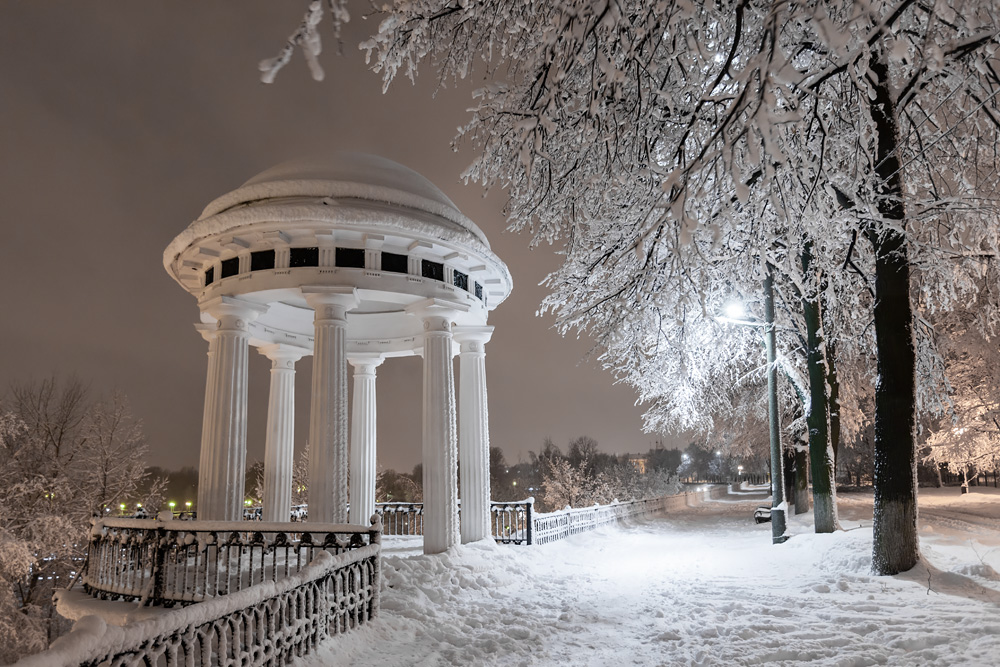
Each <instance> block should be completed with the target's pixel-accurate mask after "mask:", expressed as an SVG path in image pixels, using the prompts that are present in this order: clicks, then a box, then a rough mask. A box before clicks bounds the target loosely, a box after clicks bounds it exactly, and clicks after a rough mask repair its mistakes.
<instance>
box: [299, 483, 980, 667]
mask: <svg viewBox="0 0 1000 667" xmlns="http://www.w3.org/2000/svg"><path fill="white" fill-rule="evenodd" d="M994 491H995V490H994V489H981V488H980V489H976V488H974V489H973V492H972V493H971V494H968V495H966V496H960V495H958V490H957V489H954V488H952V489H945V490H926V489H922V490H921V503H920V504H921V522H920V529H921V531H920V535H921V546H922V551H923V555H924V562H923V563H921V564H920V565H919V566H918V567H917V568H915V569H914V570H913V571H911V572H909V573H907V574H905V575H901V576H897V577H874V576H871V575H870V574H869V566H870V553H869V552H870V545H871V537H872V531H871V496H870V495H867V496H866V495H864V494H851V495H847V496H843V497H842V498H841V505H840V507H841V519H842V523H843V525H844V527H845V528H846V529H847V530H845V531H843V532H839V533H837V534H833V535H815V534H813V533H811V532H810V531H811V526H810V524H809V521H808V519H807V518H806V517H808V516H810V515H802V516H799V517H790V521H789V525H790V532H792V533H794V534H795V536H794V537H793V538H792V539H791V540H789V541H788V542H787V543H786V544H784V545H781V546H772V545H771V544H770V526H769V524H762V525H759V526H757V525H754V524H753V522H752V520H751V518H750V515H751V512H752V510H753V508H754V507H755V506H756V505H757V504H760V503H761V502H762V501H763V500H764V496H763V494H759V493H742V494H735V495H729V496H727V497H725V498H720V499H718V501H712V502H706V503H705V504H704V505H702V506H701V507H698V508H693V509H690V510H688V511H686V512H685V513H683V514H673V515H671V516H666V517H662V518H650V519H645V520H636V521H633V522H631V523H628V524H625V525H620V526H617V527H609V528H604V529H601V530H598V531H596V532H592V533H587V534H582V535H577V536H575V537H573V538H570V539H567V540H563V541H560V542H555V543H552V544H548V545H542V546H533V547H500V546H496V545H493V544H492V543H489V542H480V543H476V544H473V545H467V546H464V547H459V548H456V549H453V550H452V551H449V552H448V553H446V554H441V555H437V556H424V555H422V554H420V553H419V547H420V544H419V540H410V541H408V540H405V539H393V538H387V543H386V544H385V551H384V553H385V558H384V575H385V576H384V584H383V594H382V595H383V597H382V614H381V617H380V618H379V619H377V620H376V621H375V622H374V623H372V624H371V625H370V626H367V627H365V628H362V629H359V630H356V631H353V632H351V633H350V634H348V635H346V636H343V637H337V638H334V639H333V640H331V641H329V642H327V644H326V645H325V646H324V648H323V649H322V650H321V651H320V652H319V653H318V654H316V655H314V656H313V657H312V658H310V659H308V660H306V661H305V663H304V664H305V665H310V666H312V665H324V666H328V667H330V666H336V665H345V666H346V665H353V664H369V665H380V666H386V667H391V666H395V665H400V666H401V665H420V666H424V667H430V666H433V665H493V664H496V665H560V666H563V667H575V666H577V665H594V666H612V665H781V664H785V665H793V664H794V665H799V664H811V665H840V666H860V665H959V664H961V665H997V664H1000V607H998V603H1000V576H998V575H997V570H1000V548H998V547H1000V494H998V493H995V492H994Z"/></svg>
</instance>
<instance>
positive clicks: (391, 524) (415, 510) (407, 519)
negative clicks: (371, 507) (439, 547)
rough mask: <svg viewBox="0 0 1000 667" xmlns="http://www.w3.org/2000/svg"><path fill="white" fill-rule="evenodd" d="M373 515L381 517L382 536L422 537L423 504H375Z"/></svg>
mask: <svg viewBox="0 0 1000 667" xmlns="http://www.w3.org/2000/svg"><path fill="white" fill-rule="evenodd" d="M375 513H376V514H378V515H379V516H380V517H382V534H383V535H423V534H424V504H423V503H376V504H375Z"/></svg>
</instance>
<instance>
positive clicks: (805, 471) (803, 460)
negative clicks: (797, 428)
mask: <svg viewBox="0 0 1000 667" xmlns="http://www.w3.org/2000/svg"><path fill="white" fill-rule="evenodd" d="M808 511H809V447H808V445H807V444H806V443H805V442H803V441H801V440H798V441H796V443H795V513H796V514H805V513H806V512H808Z"/></svg>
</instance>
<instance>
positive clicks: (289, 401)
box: [259, 343, 306, 521]
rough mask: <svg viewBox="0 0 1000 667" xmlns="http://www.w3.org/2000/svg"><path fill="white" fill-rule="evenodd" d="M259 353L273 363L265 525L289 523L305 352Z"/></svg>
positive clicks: (266, 349) (271, 348) (272, 349)
mask: <svg viewBox="0 0 1000 667" xmlns="http://www.w3.org/2000/svg"><path fill="white" fill-rule="evenodd" d="M259 352H260V353H261V354H263V355H264V356H265V357H267V358H268V359H270V360H271V391H270V394H269V395H268V401H267V438H266V440H265V441H264V508H263V515H262V518H263V520H264V521H290V520H291V514H292V466H293V464H294V460H295V362H296V361H298V360H299V359H301V358H302V357H303V355H304V354H305V352H306V351H305V350H303V349H300V348H297V347H292V346H290V345H282V344H280V343H275V344H273V345H265V346H263V347H261V348H260V350H259Z"/></svg>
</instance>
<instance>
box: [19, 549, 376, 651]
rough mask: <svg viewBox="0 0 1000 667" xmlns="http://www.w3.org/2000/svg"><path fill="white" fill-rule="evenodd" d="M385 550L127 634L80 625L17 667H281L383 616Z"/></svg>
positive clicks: (319, 558)
mask: <svg viewBox="0 0 1000 667" xmlns="http://www.w3.org/2000/svg"><path fill="white" fill-rule="evenodd" d="M379 550H380V544H379V542H378V539H377V534H376V538H375V541H373V542H372V543H371V544H369V545H367V546H363V547H360V548H357V549H354V550H350V551H347V552H344V553H342V554H340V555H338V556H332V555H330V554H329V553H328V552H319V553H317V554H316V557H315V559H314V560H313V561H312V562H311V563H310V564H309V565H307V566H306V567H304V568H303V569H302V570H301V571H299V572H298V574H295V575H291V576H289V577H288V578H285V579H282V580H280V581H278V582H275V583H271V582H265V583H262V584H257V585H255V586H253V587H250V588H247V589H244V590H242V591H239V592H237V593H233V594H232V595H226V596H223V597H219V598H217V599H215V600H208V601H206V602H202V603H200V604H197V605H193V606H189V607H184V608H182V609H174V610H171V611H168V612H166V613H165V614H163V615H160V616H157V617H156V618H155V619H151V620H147V621H139V622H137V623H135V624H132V625H130V626H129V627H128V629H127V631H126V629H124V628H120V627H114V626H104V625H103V624H94V623H91V624H89V625H88V626H86V627H80V626H77V627H76V628H74V630H73V631H72V632H71V633H70V634H69V635H67V636H65V637H63V638H61V639H60V640H59V642H57V644H54V645H53V647H52V648H50V649H48V650H47V651H44V652H42V653H40V654H36V655H33V656H29V657H28V658H25V659H23V660H22V661H21V662H19V663H17V667H43V666H44V667H68V666H70V665H80V666H81V667H98V666H100V667H131V666H132V665H144V666H148V667H261V666H265V665H266V666H268V667H278V666H283V665H286V664H288V663H289V662H290V661H291V660H292V658H293V657H302V656H304V655H306V654H308V653H310V652H311V651H312V650H313V649H315V648H316V646H317V644H319V643H320V642H321V641H323V640H324V639H325V638H327V637H329V636H331V635H336V634H339V633H342V632H345V631H347V630H349V629H351V628H354V627H357V626H358V625H361V624H363V623H366V622H367V621H369V620H371V619H372V618H374V617H375V616H376V615H377V614H378V609H379V585H380V576H381V572H380V569H379V568H380V565H379Z"/></svg>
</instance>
